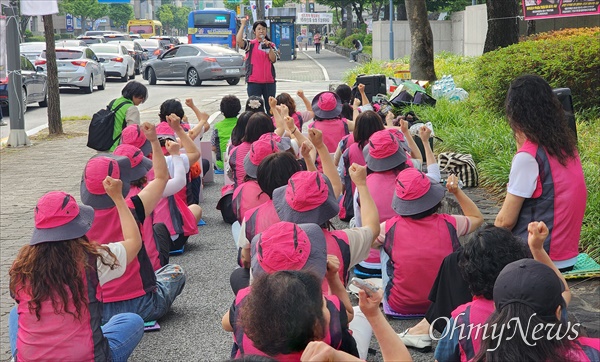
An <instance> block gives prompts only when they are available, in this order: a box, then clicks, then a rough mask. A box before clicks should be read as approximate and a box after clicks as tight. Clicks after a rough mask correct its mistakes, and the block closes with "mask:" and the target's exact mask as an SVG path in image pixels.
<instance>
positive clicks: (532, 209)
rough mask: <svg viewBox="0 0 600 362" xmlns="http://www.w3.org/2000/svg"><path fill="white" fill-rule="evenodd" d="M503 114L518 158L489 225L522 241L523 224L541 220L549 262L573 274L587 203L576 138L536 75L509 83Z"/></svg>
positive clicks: (514, 162)
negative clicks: (505, 230) (506, 230)
mask: <svg viewBox="0 0 600 362" xmlns="http://www.w3.org/2000/svg"><path fill="white" fill-rule="evenodd" d="M506 115H507V118H508V124H509V126H510V128H511V129H512V131H513V133H514V135H515V140H516V143H517V154H516V155H515V157H514V158H513V161H512V165H511V170H510V176H509V178H508V187H507V191H506V198H505V200H504V203H503V204H502V208H501V209H500V212H498V216H497V217H496V221H495V223H494V224H495V225H496V226H500V227H505V228H508V229H509V230H512V232H513V234H515V235H517V236H519V237H521V239H523V240H524V241H525V240H527V225H528V223H529V222H530V221H531V220H542V221H544V222H545V223H546V224H547V225H548V228H549V229H550V236H549V238H548V240H546V243H545V244H544V247H545V248H546V251H547V252H548V254H549V255H550V259H552V260H553V261H554V263H555V264H556V266H557V267H558V268H559V269H561V271H563V272H564V271H569V270H572V269H573V266H574V265H575V262H576V261H577V255H578V254H579V236H580V234H581V225H582V223H583V216H584V214H585V205H586V200H587V191H586V186H585V179H584V175H583V169H582V166H581V160H580V158H579V154H578V152H577V139H576V135H575V133H574V132H573V131H572V130H571V129H569V125H568V124H567V120H566V117H565V111H564V109H563V107H562V105H561V103H560V101H559V100H558V98H557V97H556V95H555V94H554V93H553V92H552V88H551V87H550V85H549V84H548V83H547V82H546V81H545V80H544V79H542V78H541V77H539V76H537V75H524V76H521V77H519V78H517V79H515V80H514V81H513V82H512V83H511V85H510V88H509V89H508V94H507V95H506ZM559 220H560V222H559Z"/></svg>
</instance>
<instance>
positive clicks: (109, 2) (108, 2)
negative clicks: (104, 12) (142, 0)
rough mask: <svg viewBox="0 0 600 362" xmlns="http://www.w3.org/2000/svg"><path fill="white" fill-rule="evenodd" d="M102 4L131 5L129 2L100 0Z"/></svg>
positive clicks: (124, 0)
mask: <svg viewBox="0 0 600 362" xmlns="http://www.w3.org/2000/svg"><path fill="white" fill-rule="evenodd" d="M98 2H99V3H100V4H129V3H131V1H129V0H98Z"/></svg>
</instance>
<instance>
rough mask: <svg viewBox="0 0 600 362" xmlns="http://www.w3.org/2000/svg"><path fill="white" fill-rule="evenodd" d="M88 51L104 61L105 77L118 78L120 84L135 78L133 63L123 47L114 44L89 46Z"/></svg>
mask: <svg viewBox="0 0 600 362" xmlns="http://www.w3.org/2000/svg"><path fill="white" fill-rule="evenodd" d="M90 49H92V50H93V51H94V53H96V56H97V57H99V58H103V59H104V61H103V62H102V64H103V65H104V74H105V75H106V76H107V77H119V78H121V81H122V82H127V79H133V78H135V61H134V60H133V58H132V57H131V56H130V55H129V52H128V51H127V48H125V47H124V46H123V45H121V44H118V43H114V42H110V43H106V44H91V45H90Z"/></svg>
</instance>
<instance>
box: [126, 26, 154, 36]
mask: <svg viewBox="0 0 600 362" xmlns="http://www.w3.org/2000/svg"><path fill="white" fill-rule="evenodd" d="M129 32H130V33H133V34H152V33H154V32H153V31H152V25H131V26H129Z"/></svg>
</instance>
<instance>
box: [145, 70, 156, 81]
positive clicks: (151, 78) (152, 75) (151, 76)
mask: <svg viewBox="0 0 600 362" xmlns="http://www.w3.org/2000/svg"><path fill="white" fill-rule="evenodd" d="M146 72H147V73H148V75H147V77H146V78H147V79H148V84H150V85H155V84H156V73H154V69H152V68H148V70H147V71H146Z"/></svg>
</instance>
